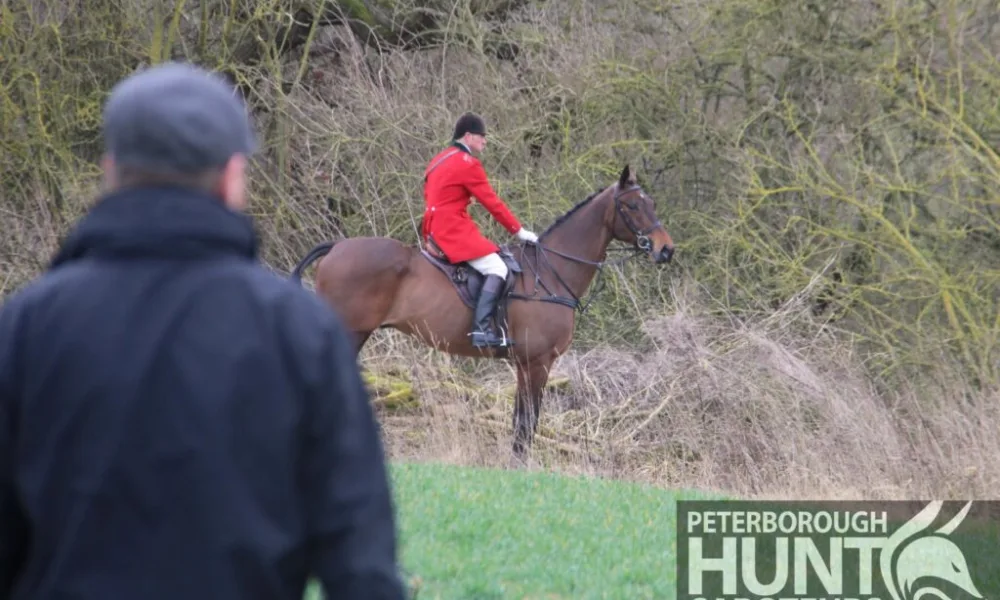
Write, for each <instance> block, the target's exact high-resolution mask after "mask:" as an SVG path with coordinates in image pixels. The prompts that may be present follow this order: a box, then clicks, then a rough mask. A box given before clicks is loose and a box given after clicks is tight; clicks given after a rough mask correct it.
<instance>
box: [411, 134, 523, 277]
mask: <svg viewBox="0 0 1000 600" xmlns="http://www.w3.org/2000/svg"><path fill="white" fill-rule="evenodd" d="M473 196H475V198H476V200H478V201H479V203H480V204H482V205H483V206H484V207H486V210H488V211H489V212H490V214H491V215H493V218H495V219H496V220H497V222H499V223H500V224H501V225H503V227H504V228H505V229H506V230H507V231H509V232H510V233H511V234H515V233H517V232H518V230H520V229H521V223H520V222H519V221H518V220H517V217H515V216H514V213H512V212H511V211H510V209H509V208H507V205H506V204H504V203H503V200H501V199H500V198H499V197H498V196H497V195H496V192H494V191H493V188H492V187H491V186H490V183H489V181H488V180H487V179H486V171H485V170H484V169H483V165H482V163H480V162H479V159H478V158H476V157H475V156H473V155H472V154H471V153H470V152H469V151H468V150H467V149H465V147H464V146H462V145H461V144H457V143H456V144H453V145H451V146H449V147H447V148H445V149H444V150H442V151H441V152H439V153H438V154H437V156H435V157H434V158H433V159H431V162H430V163H429V164H428V165H427V170H426V171H425V180H424V218H423V226H422V228H421V229H422V231H421V235H422V236H423V239H424V243H425V244H426V243H427V239H428V237H430V238H432V239H433V241H434V245H436V246H437V247H438V248H440V249H441V251H442V252H444V255H445V256H446V257H447V258H448V260H449V261H451V262H452V263H459V262H463V261H466V260H472V259H475V258H479V257H482V256H486V255H487V254H490V253H492V252H496V251H497V250H499V249H500V248H499V246H497V245H496V244H495V243H493V242H491V241H490V240H489V239H487V238H486V237H484V236H483V234H482V233H480V231H479V228H478V227H477V226H476V223H475V221H473V220H472V217H471V216H470V215H469V212H468V207H469V204H470V203H471V202H472V197H473Z"/></svg>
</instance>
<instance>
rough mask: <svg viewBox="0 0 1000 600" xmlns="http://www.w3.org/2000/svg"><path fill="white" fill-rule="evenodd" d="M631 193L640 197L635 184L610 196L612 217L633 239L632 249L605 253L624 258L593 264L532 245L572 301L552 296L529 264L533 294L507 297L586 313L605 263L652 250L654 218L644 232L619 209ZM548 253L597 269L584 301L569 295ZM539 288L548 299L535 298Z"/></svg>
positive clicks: (599, 287)
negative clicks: (612, 210) (620, 223)
mask: <svg viewBox="0 0 1000 600" xmlns="http://www.w3.org/2000/svg"><path fill="white" fill-rule="evenodd" d="M635 191H639V192H640V194H641V193H642V187H641V186H639V185H638V184H636V185H633V186H631V187H629V188H626V189H624V190H618V191H617V192H616V193H615V196H614V203H615V217H614V218H615V219H616V220H617V219H618V217H619V216H620V217H621V219H622V221H623V222H624V223H625V226H626V227H627V228H628V230H629V231H630V232H631V233H632V235H634V236H635V243H634V244H633V246H632V247H631V248H609V249H608V250H609V251H614V250H622V251H625V252H628V253H629V254H627V255H626V256H624V257H622V258H619V259H617V260H614V261H593V260H587V259H585V258H580V257H577V256H572V255H569V254H565V253H563V252H560V251H558V250H555V249H552V248H546V247H545V246H542V245H541V244H533V245H534V246H535V247H536V248H537V249H538V250H540V251H541V252H540V253H539V255H540V256H541V258H542V259H543V260H544V261H545V266H547V267H548V268H549V270H550V271H552V273H553V274H554V275H555V276H556V279H557V280H559V283H560V284H562V286H563V287H564V288H565V289H566V291H567V292H569V295H570V296H572V298H565V297H563V296H558V295H556V294H554V293H552V290H550V289H549V287H548V286H547V285H545V282H544V281H542V280H541V274H540V273H539V272H538V270H537V269H535V266H534V265H531V264H528V267H529V268H530V269H531V270H532V272H533V273H534V274H535V291H534V293H533V294H532V295H530V296H528V295H524V294H518V293H515V292H511V293H510V297H511V298H519V299H521V300H539V301H541V302H554V303H556V304H562V305H564V306H568V307H570V308H572V309H575V310H579V311H580V314H583V313H584V312H586V310H587V308H588V307H589V306H590V303H591V302H593V301H594V297H595V296H596V295H597V294H598V292H600V291H601V290H603V289H604V278H603V275H604V267H605V265H607V264H609V263H610V264H616V265H618V264H623V263H624V262H625V261H627V260H630V259H632V258H635V257H636V256H638V255H639V254H641V253H643V252H649V251H650V250H651V249H652V247H653V242H652V240H650V239H649V233H651V232H652V231H653V230H654V229H656V228H657V227H659V226H660V224H661V223H660V219H658V218H655V219H654V221H653V223H652V224H651V225H650V226H649V227H647V228H646V229H642V230H640V229H639V228H638V227H636V225H635V222H634V221H632V219H631V218H630V217H629V216H628V213H626V212H625V210H624V209H623V208H622V201H621V199H622V196H625V195H626V194H630V193H632V192H635ZM647 216H648V215H647ZM655 216H656V215H655V214H654V217H655ZM615 224H616V223H615V222H612V223H611V231H612V235H614V228H615ZM548 252H551V253H553V254H555V255H557V256H561V257H562V258H565V259H567V260H571V261H573V262H577V263H582V264H585V265H591V266H594V267H596V268H597V277H596V281H595V282H594V286H593V287H592V288H591V292H590V294H589V295H588V298H587V301H586V302H581V301H580V298H578V297H577V296H576V294H574V293H573V290H572V289H571V288H570V287H569V285H567V284H566V282H565V281H563V278H562V276H561V275H559V271H557V270H556V268H555V267H553V266H552V264H551V263H550V262H549V259H548V256H547V253H548ZM539 286H541V287H542V288H544V289H545V291H546V292H548V294H549V295H548V296H539V295H538V287H539Z"/></svg>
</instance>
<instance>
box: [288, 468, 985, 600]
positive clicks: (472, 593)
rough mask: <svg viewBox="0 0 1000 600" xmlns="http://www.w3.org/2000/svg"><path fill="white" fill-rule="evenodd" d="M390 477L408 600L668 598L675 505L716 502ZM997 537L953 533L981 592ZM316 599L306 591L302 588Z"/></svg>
mask: <svg viewBox="0 0 1000 600" xmlns="http://www.w3.org/2000/svg"><path fill="white" fill-rule="evenodd" d="M392 478H393V484H394V486H395V490H394V493H395V497H396V502H397V514H398V516H399V527H400V535H401V556H400V558H401V562H402V566H403V569H404V570H405V573H406V576H407V578H408V582H409V584H410V586H411V589H412V590H413V591H414V592H415V596H414V598H415V599H416V600H500V599H503V600H506V599H517V600H528V599H531V600H542V599H545V600H557V599H558V600H567V599H570V598H572V599H574V600H589V599H598V598H600V599H609V600H610V599H615V600H617V599H622V600H642V599H653V598H655V599H657V600H661V599H671V598H673V597H674V595H675V592H676V588H675V581H676V572H675V569H676V563H675V557H674V549H675V548H674V546H675V530H676V528H675V519H676V514H675V510H676V501H677V500H679V499H713V498H719V496H714V495H709V494H705V493H703V492H696V491H683V492H674V491H667V490H662V489H657V488H651V487H645V486H640V485H632V484H627V483H623V482H620V481H608V480H601V479H593V478H576V477H566V476H560V475H555V474H552V473H545V472H525V471H495V470H488V469H474V468H468V467H456V466H448V465H439V464H406V463H403V464H395V465H393V467H392ZM998 540H1000V538H998V531H997V529H996V526H995V523H989V524H987V525H985V526H984V525H983V523H982V522H979V523H977V524H975V525H974V526H973V527H972V528H971V529H968V528H967V529H966V530H965V533H962V534H959V535H956V537H955V541H956V542H958V543H959V544H960V545H961V547H962V548H963V549H964V550H965V558H966V559H967V560H968V561H969V566H970V567H972V570H973V572H975V573H976V577H977V581H976V584H977V585H978V586H979V587H980V592H981V593H985V594H986V597H987V598H993V597H996V596H995V595H994V594H995V593H996V592H997V590H1000V569H998V568H996V563H997V562H998V561H1000V555H998V554H997V553H996V548H997V543H998ZM765 554H766V553H765ZM772 556H773V555H772ZM946 558H948V560H945V561H944V562H942V563H941V564H947V565H950V564H951V557H950V555H949V556H948V557H946ZM942 560H944V558H941V559H938V558H935V559H934V560H933V561H932V562H940V561H942ZM761 564H762V565H765V569H767V567H766V565H767V564H768V563H767V560H766V556H765V558H764V561H763V562H762V563H761ZM931 566H932V567H933V566H934V565H931ZM946 570H947V569H946ZM933 571H934V569H931V572H929V573H928V574H932V573H933ZM846 572H850V569H848V570H847V571H846ZM984 574H986V575H985V576H984ZM321 599H322V595H321V594H320V592H319V590H318V588H315V587H314V588H312V589H310V590H309V593H308V594H307V595H306V600H321Z"/></svg>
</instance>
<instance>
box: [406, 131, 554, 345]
mask: <svg viewBox="0 0 1000 600" xmlns="http://www.w3.org/2000/svg"><path fill="white" fill-rule="evenodd" d="M485 147H486V124H485V123H484V122H483V119H482V118H480V117H479V116H478V115H475V114H472V113H465V114H464V115H462V116H461V117H460V118H459V119H458V122H457V123H455V132H454V135H452V144H451V145H450V146H449V147H448V148H445V149H444V150H442V151H441V152H439V153H438V154H437V155H436V156H435V157H434V158H433V159H431V162H430V164H428V166H427V170H426V171H425V172H424V223H423V230H422V231H421V235H422V236H423V238H424V242H425V243H428V244H432V245H433V246H436V247H437V249H439V250H440V251H441V252H442V253H443V254H444V255H445V257H446V258H447V259H448V260H449V261H450V262H452V263H460V262H468V263H469V265H470V266H471V267H472V268H474V269H476V270H477V271H479V272H480V273H482V274H483V275H484V276H485V278H486V279H485V281H483V288H482V291H481V292H480V295H479V300H478V303H477V306H476V312H475V317H474V318H473V324H472V332H471V333H470V335H471V336H472V344H473V345H474V346H476V347H484V346H505V345H506V340H504V339H503V338H501V337H500V336H499V335H497V333H496V331H495V330H494V329H493V328H492V327H491V326H490V317H491V316H492V315H493V311H494V310H495V309H496V305H497V301H498V300H499V294H500V290H501V288H502V287H503V284H504V281H505V280H506V279H507V265H506V264H505V263H504V261H503V259H502V258H500V255H499V254H497V251H498V250H499V249H500V247H499V246H497V245H496V244H495V243H493V242H492V241H490V240H489V239H487V238H486V237H484V236H483V234H482V233H480V231H479V228H478V227H477V226H476V223H475V221H473V220H472V217H471V216H469V212H468V207H469V204H470V203H471V201H472V197H473V196H475V198H476V200H478V201H479V203H480V204H482V205H483V206H484V207H486V210H488V211H489V212H490V214H491V215H493V218H495V219H496V220H497V222H499V223H500V224H501V225H503V226H504V228H505V229H507V231H509V232H510V233H512V234H514V235H516V236H517V237H518V238H519V239H522V240H524V241H527V242H532V243H534V242H537V241H538V236H536V235H535V234H534V233H532V232H530V231H528V230H526V229H524V228H523V227H522V226H521V223H520V221H518V219H517V217H515V216H514V213H512V212H511V211H510V209H509V208H507V205H506V204H504V202H503V200H501V199H500V198H499V197H498V196H497V194H496V192H494V191H493V188H492V186H490V183H489V181H488V180H487V179H486V171H485V170H484V169H483V165H482V163H480V162H479V159H478V158H476V156H475V155H478V154H479V153H480V152H482V151H483V149H484V148H485Z"/></svg>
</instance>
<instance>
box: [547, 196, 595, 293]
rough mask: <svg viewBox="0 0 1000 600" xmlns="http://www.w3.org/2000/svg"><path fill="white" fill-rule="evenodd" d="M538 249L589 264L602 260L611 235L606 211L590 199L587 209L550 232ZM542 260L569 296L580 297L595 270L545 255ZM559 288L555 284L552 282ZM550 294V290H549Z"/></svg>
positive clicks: (568, 260) (557, 256) (591, 279)
mask: <svg viewBox="0 0 1000 600" xmlns="http://www.w3.org/2000/svg"><path fill="white" fill-rule="evenodd" d="M541 243H542V245H543V246H545V247H546V248H549V249H552V250H556V251H558V252H560V253H562V254H565V255H567V256H572V257H574V258H579V259H583V260H585V261H590V262H598V261H602V260H604V257H605V253H606V252H607V249H608V244H610V243H611V231H610V230H609V229H608V227H607V207H606V203H605V202H603V201H602V199H601V198H600V197H597V198H594V199H593V200H592V201H591V202H590V203H589V204H588V205H587V206H584V207H582V208H581V209H580V211H579V212H578V213H576V214H574V215H572V216H570V218H569V219H567V220H566V222H564V223H562V224H561V225H560V226H559V227H557V228H556V229H554V230H553V231H552V232H551V233H549V235H548V236H546V239H545V240H543V241H542V242H541ZM546 257H547V259H548V262H549V263H550V264H551V265H552V267H553V268H554V269H555V270H556V272H558V274H559V276H558V277H559V279H562V281H563V282H565V284H566V286H567V287H569V288H570V291H572V292H573V295H574V296H576V297H577V298H580V297H582V296H583V295H584V294H585V293H586V291H587V288H588V287H589V286H590V283H591V281H593V279H594V275H595V274H596V273H597V267H596V266H595V265H593V264H587V263H582V262H578V261H575V260H570V259H567V258H564V257H562V256H559V255H558V254H555V253H554V252H547V253H546ZM554 283H555V284H556V287H561V284H560V283H559V282H554ZM553 291H554V290H553Z"/></svg>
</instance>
